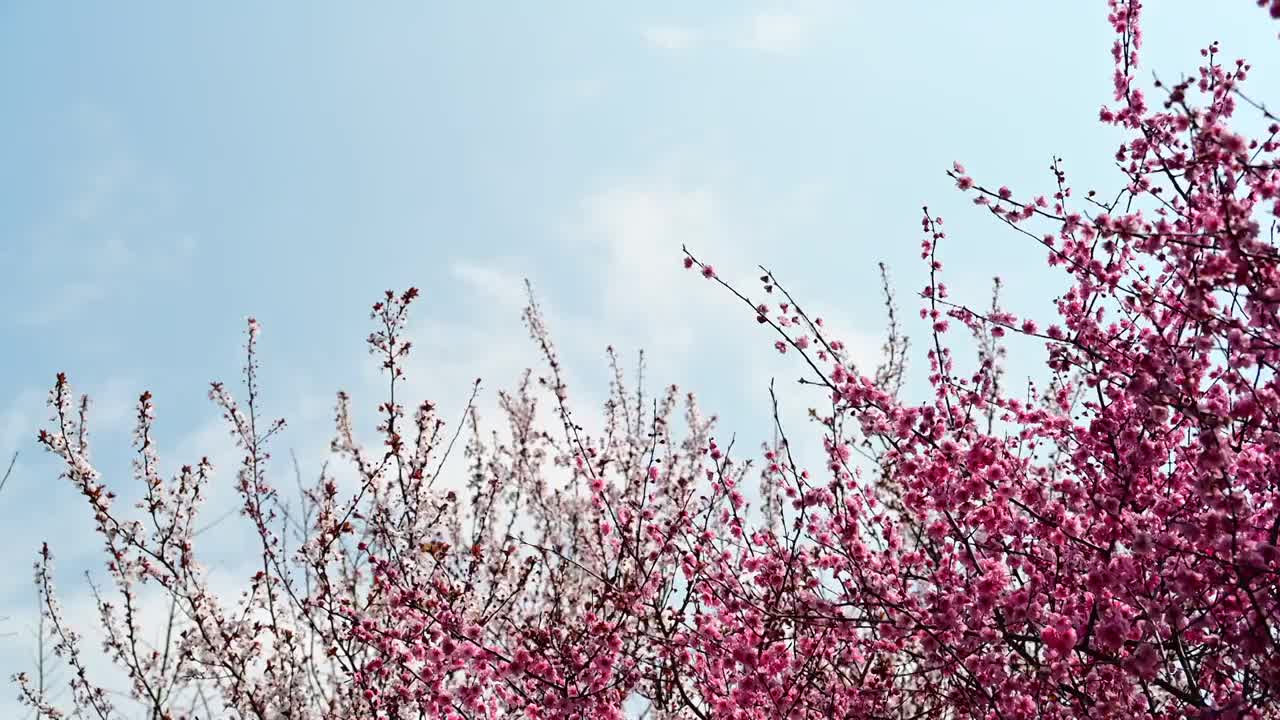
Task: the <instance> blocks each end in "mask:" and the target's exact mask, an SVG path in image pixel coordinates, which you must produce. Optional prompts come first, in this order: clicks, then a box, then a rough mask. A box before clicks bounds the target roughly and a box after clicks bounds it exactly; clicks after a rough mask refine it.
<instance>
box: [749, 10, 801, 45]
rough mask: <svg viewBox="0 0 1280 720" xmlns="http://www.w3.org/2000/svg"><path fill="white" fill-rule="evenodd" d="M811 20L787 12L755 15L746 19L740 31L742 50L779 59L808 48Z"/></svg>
mask: <svg viewBox="0 0 1280 720" xmlns="http://www.w3.org/2000/svg"><path fill="white" fill-rule="evenodd" d="M812 30H813V18H812V17H810V16H806V15H800V14H798V13H795V12H790V11H766V12H758V13H755V14H754V15H752V16H751V17H749V18H747V20H746V22H745V23H744V25H743V28H742V41H741V42H742V46H743V47H746V48H749V49H752V50H759V51H761V52H767V53H774V54H779V55H785V54H791V53H795V52H797V51H800V50H803V49H804V48H806V47H808V45H809V44H810V42H811V41H812Z"/></svg>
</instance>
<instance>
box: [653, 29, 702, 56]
mask: <svg viewBox="0 0 1280 720" xmlns="http://www.w3.org/2000/svg"><path fill="white" fill-rule="evenodd" d="M641 35H643V36H644V40H645V42H646V43H648V44H649V46H650V47H655V48H658V49H660V50H668V51H679V50H691V49H693V48H694V47H696V46H697V44H698V40H699V36H700V33H699V32H698V31H697V30H694V29H693V28H687V27H680V26H677V25H654V26H650V27H647V28H645V29H644V30H642V31H641Z"/></svg>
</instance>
